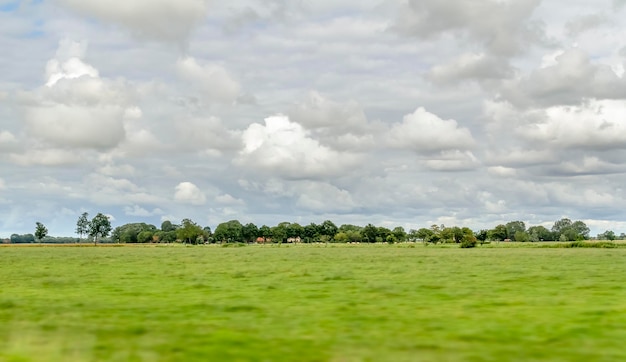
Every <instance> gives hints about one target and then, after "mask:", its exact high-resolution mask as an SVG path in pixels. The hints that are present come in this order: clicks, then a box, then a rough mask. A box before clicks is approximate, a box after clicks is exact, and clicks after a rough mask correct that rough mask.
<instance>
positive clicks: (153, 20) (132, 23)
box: [57, 0, 208, 43]
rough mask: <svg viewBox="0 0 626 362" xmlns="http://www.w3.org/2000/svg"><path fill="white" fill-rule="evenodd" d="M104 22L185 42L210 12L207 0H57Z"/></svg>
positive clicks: (140, 34) (139, 34) (147, 35)
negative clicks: (104, 0)
mask: <svg viewBox="0 0 626 362" xmlns="http://www.w3.org/2000/svg"><path fill="white" fill-rule="evenodd" d="M57 2H58V3H60V4H62V5H64V6H66V7H68V8H69V9H72V10H74V11H77V12H79V13H81V14H85V15H87V16H90V17H93V18H95V19H98V20H100V21H103V22H105V23H112V24H115V25H119V26H122V27H123V28H126V29H128V30H129V31H130V32H131V33H132V34H133V35H135V36H137V37H139V38H146V39H152V40H159V41H167V42H178V43H181V42H184V41H185V40H186V39H187V37H188V36H189V34H190V33H191V32H192V31H193V30H194V29H195V28H196V27H197V26H198V25H199V24H200V22H201V21H203V20H204V19H205V18H206V16H207V11H208V0H177V1H170V0H133V1H125V0H111V1H106V2H103V1H100V0H57Z"/></svg>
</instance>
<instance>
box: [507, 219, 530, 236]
mask: <svg viewBox="0 0 626 362" xmlns="http://www.w3.org/2000/svg"><path fill="white" fill-rule="evenodd" d="M504 226H505V227H506V234H507V235H506V236H507V237H508V238H509V239H511V240H514V241H520V240H517V239H515V235H516V234H517V233H518V232H526V224H524V222H523V221H511V222H508V223H506V225H504ZM520 236H521V234H520Z"/></svg>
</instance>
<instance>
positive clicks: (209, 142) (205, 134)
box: [176, 117, 241, 156]
mask: <svg viewBox="0 0 626 362" xmlns="http://www.w3.org/2000/svg"><path fill="white" fill-rule="evenodd" d="M176 131H177V133H178V134H177V136H178V142H177V145H178V146H177V147H178V148H179V149H193V150H211V151H214V152H216V154H217V155H218V156H219V155H221V152H222V151H228V150H238V149H240V148H241V136H240V134H239V132H236V131H232V130H229V129H227V128H226V127H225V126H224V124H223V123H222V121H221V120H220V119H219V118H216V117H197V118H191V119H185V120H180V121H179V122H177V123H176Z"/></svg>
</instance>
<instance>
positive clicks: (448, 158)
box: [422, 150, 480, 172]
mask: <svg viewBox="0 0 626 362" xmlns="http://www.w3.org/2000/svg"><path fill="white" fill-rule="evenodd" d="M422 163H423V164H424V166H426V167H427V168H428V169H430V170H433V171H444V172H445V171H447V172H451V171H469V170H473V169H475V168H477V167H479V166H480V162H479V161H478V159H477V158H476V156H474V154H473V153H472V152H470V151H465V152H461V151H459V150H452V151H443V152H441V153H440V154H439V155H431V156H430V157H428V159H425V160H423V161H422Z"/></svg>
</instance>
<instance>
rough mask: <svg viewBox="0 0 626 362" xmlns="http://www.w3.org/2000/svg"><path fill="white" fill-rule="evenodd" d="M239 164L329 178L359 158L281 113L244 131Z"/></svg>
mask: <svg viewBox="0 0 626 362" xmlns="http://www.w3.org/2000/svg"><path fill="white" fill-rule="evenodd" d="M242 141H243V145H244V148H243V150H242V151H241V152H240V154H239V158H238V159H237V161H236V162H237V163H238V164H239V165H242V166H246V167H252V168H255V169H260V170H265V171H267V172H272V173H274V174H279V175H282V176H284V177H288V178H308V177H313V178H315V177H325V176H327V175H332V174H337V173H339V172H343V171H344V170H345V168H346V167H348V166H350V165H353V164H354V163H355V162H356V161H357V157H355V155H353V154H350V153H341V152H338V151H336V150H334V149H332V148H330V147H327V146H324V145H321V144H320V142H319V141H317V140H316V139H314V138H311V136H310V134H309V132H308V131H307V130H305V129H304V128H303V127H302V126H301V125H300V124H298V123H295V122H292V121H291V120H290V119H289V117H287V116H283V115H277V116H272V117H268V118H266V119H265V122H264V124H259V123H253V124H251V125H250V126H249V127H248V128H247V129H246V130H245V131H244V132H243V134H242Z"/></svg>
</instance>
